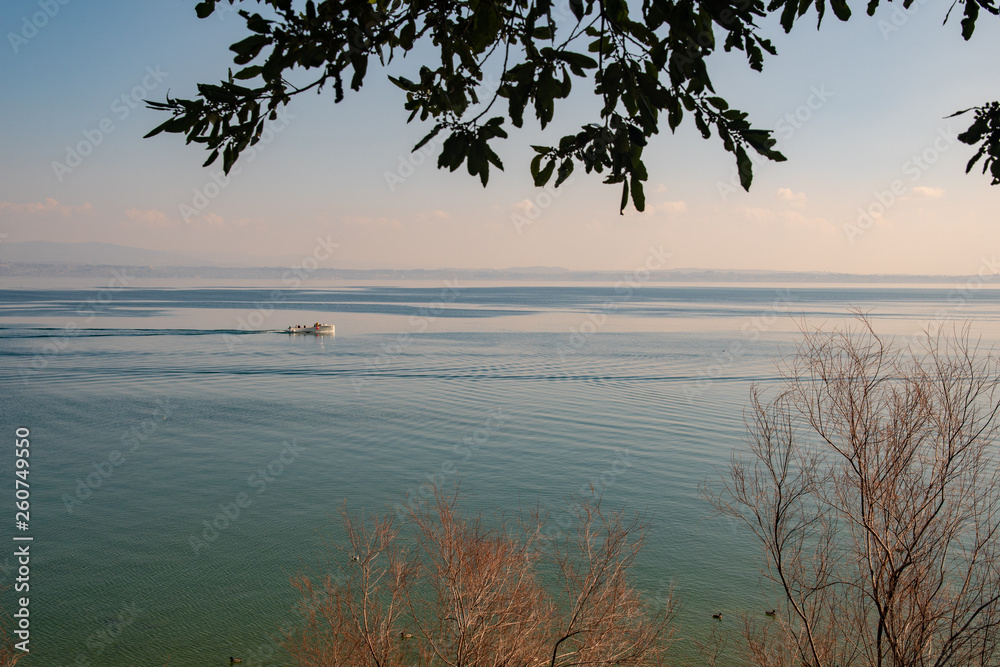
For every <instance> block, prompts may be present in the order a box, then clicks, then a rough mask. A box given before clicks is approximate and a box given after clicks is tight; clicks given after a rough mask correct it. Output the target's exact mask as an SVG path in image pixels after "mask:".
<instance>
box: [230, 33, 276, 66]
mask: <svg viewBox="0 0 1000 667" xmlns="http://www.w3.org/2000/svg"><path fill="white" fill-rule="evenodd" d="M270 41H271V39H270V37H267V36H266V35H250V36H249V37H247V38H246V39H243V40H240V41H238V42H236V43H235V44H233V45H232V46H230V47H229V50H230V51H234V52H235V53H236V54H237V55H236V57H235V58H233V62H234V63H236V64H237V65H245V64H247V63H248V62H250V61H251V60H253V59H254V58H256V57H257V54H259V53H260V50H261V49H263V48H264V47H265V46H266V45H267V43H268V42H270Z"/></svg>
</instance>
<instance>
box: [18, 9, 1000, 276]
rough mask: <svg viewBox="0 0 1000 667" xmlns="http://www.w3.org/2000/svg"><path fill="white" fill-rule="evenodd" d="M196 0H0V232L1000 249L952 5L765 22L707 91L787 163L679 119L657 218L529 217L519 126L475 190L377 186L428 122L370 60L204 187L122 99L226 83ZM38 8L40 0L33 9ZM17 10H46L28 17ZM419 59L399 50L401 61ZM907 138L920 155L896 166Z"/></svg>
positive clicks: (923, 269) (774, 254)
mask: <svg viewBox="0 0 1000 667" xmlns="http://www.w3.org/2000/svg"><path fill="white" fill-rule="evenodd" d="M194 4H195V3H194V2H193V1H191V2H146V1H143V2H123V1H112V2H100V3H98V2H87V1H85V0H69V1H68V2H66V3H65V4H60V3H59V2H58V0H52V1H51V4H49V3H47V2H46V1H45V0H42V2H39V0H34V1H32V2H27V1H22V0H9V1H8V2H5V3H4V4H3V5H2V6H0V30H2V33H3V35H4V40H3V43H2V44H0V86H2V90H3V91H4V94H3V96H2V97H0V119H2V122H3V133H2V144H0V155H2V159H0V233H4V234H7V236H6V238H5V240H6V241H8V242H14V241H28V240H48V241H105V242H113V243H121V244H124V245H134V246H139V247H146V248H155V249H161V250H170V251H176V252H182V253H183V252H191V251H238V252H245V253H252V254H257V255H261V256H276V255H280V256H283V257H291V258H295V257H303V256H306V255H309V254H310V253H311V252H312V249H313V248H314V247H315V245H316V238H317V237H323V238H327V237H330V238H331V239H332V240H333V241H334V242H337V243H339V244H340V248H339V250H338V253H339V254H338V255H337V256H335V257H334V258H332V259H331V260H329V261H328V262H327V264H326V265H327V266H331V267H336V266H346V267H371V268H375V267H424V268H436V267H462V268H476V267H494V268H502V267H509V266H532V265H550V266H563V267H567V268H572V269H622V270H628V269H632V268H635V267H636V266H639V265H641V264H642V263H643V262H644V261H645V258H646V257H647V256H648V254H649V250H648V249H649V247H650V246H654V247H660V246H662V247H663V249H664V250H665V251H666V252H669V253H671V259H670V266H673V267H691V266H698V267H706V268H722V269H788V270H829V271H847V272H859V273H896V272H906V273H953V274H957V273H975V272H977V271H979V270H980V268H981V267H983V266H984V265H986V264H988V262H985V263H984V260H990V259H991V258H992V256H993V254H994V253H996V252H998V251H1000V224H998V223H1000V216H998V215H997V213H998V210H1000V207H998V203H1000V188H991V187H990V186H989V185H988V180H987V179H986V178H985V177H984V176H982V175H979V174H976V175H970V176H965V175H964V173H963V172H964V165H965V162H966V161H967V160H968V158H969V157H970V155H971V149H970V148H969V147H967V146H964V145H961V144H958V143H957V142H954V141H952V140H950V139H947V138H946V137H953V136H954V135H955V134H957V133H958V131H960V130H961V129H964V127H965V126H966V125H967V124H968V122H969V121H968V120H965V119H964V118H959V119H945V118H944V117H945V116H947V115H948V114H949V113H951V112H952V111H955V110H957V109H960V108H965V107H967V106H971V105H974V104H977V103H981V102H984V101H987V100H992V99H996V98H998V97H1000V75H998V72H1000V70H998V69H997V66H996V63H997V62H998V56H1000V46H998V44H1000V22H998V21H997V20H996V19H995V18H993V17H990V16H987V15H984V16H983V17H982V18H981V19H980V25H979V27H978V28H977V30H976V35H975V37H974V38H973V40H972V41H971V42H969V43H966V42H964V41H962V39H961V38H960V36H959V26H958V23H957V21H955V20H954V19H953V21H952V22H949V24H948V25H946V26H942V25H941V21H942V19H943V17H944V14H945V12H946V11H947V7H948V5H949V4H950V3H948V2H943V1H941V0H926V1H925V2H923V3H920V2H919V1H918V2H917V3H915V4H914V6H913V8H912V9H911V10H910V11H909V12H906V13H903V12H902V10H901V9H899V8H898V7H897V8H895V13H894V8H892V7H889V8H882V9H881V10H880V11H879V13H878V15H877V16H876V17H875V18H873V19H872V18H868V17H866V16H864V14H863V9H864V4H865V3H857V2H855V3H852V4H853V5H856V7H855V12H856V16H855V17H854V18H853V19H852V20H851V21H850V22H848V23H847V24H842V23H840V22H838V21H836V20H835V19H834V18H833V17H832V16H829V17H828V18H827V21H826V22H825V24H824V27H823V29H822V30H821V31H819V32H817V31H816V30H815V29H813V27H812V26H813V25H814V21H808V22H804V23H803V24H802V25H800V26H799V27H798V28H797V29H796V30H795V31H793V33H792V34H791V35H789V36H785V35H783V34H781V33H780V32H779V31H777V30H773V27H772V32H773V33H774V39H775V43H776V45H777V46H778V49H779V56H778V57H776V58H769V59H768V60H767V61H766V63H765V67H764V73H763V74H757V73H754V72H752V71H751V70H749V68H747V67H746V66H745V64H743V62H742V61H741V59H740V57H739V56H740V55H742V54H737V55H722V56H720V57H719V58H718V59H717V70H716V74H715V83H716V88H717V90H718V91H719V93H720V94H722V95H724V96H725V97H727V99H729V100H730V102H731V103H733V104H734V105H735V106H739V107H741V108H743V109H745V110H747V111H749V112H751V118H752V119H753V120H754V123H755V125H758V126H761V127H766V128H771V129H775V130H776V132H777V137H778V139H779V149H780V150H782V151H783V152H784V153H785V154H786V155H787V156H788V158H789V161H788V162H786V163H784V164H762V165H761V166H760V167H759V168H758V170H757V174H756V177H755V181H754V186H753V188H752V191H751V193H750V194H746V193H744V192H742V190H733V189H732V186H731V185H730V183H735V180H734V174H735V167H734V165H733V161H732V159H731V157H730V156H729V155H728V154H726V153H724V152H723V150H722V148H721V146H720V145H718V143H717V142H716V141H714V140H712V141H704V140H702V139H701V138H700V137H699V136H697V134H696V133H695V132H694V130H693V127H689V126H688V125H687V124H686V123H685V125H684V126H683V127H682V128H681V129H680V130H679V131H678V133H677V134H676V135H673V136H671V135H669V134H667V135H664V136H661V137H660V138H658V139H656V140H654V142H653V143H652V144H651V145H650V147H649V148H648V149H647V152H646V155H647V165H648V167H649V172H650V180H649V182H648V185H647V202H648V204H649V205H650V208H651V209H652V210H651V211H649V212H647V213H643V214H637V213H635V212H634V211H632V212H629V213H628V214H626V215H625V216H619V215H618V208H617V202H618V198H619V196H620V190H619V189H618V188H617V186H615V187H611V186H604V185H602V184H601V183H600V178H599V177H596V176H587V175H585V174H583V173H582V172H579V173H578V174H577V175H576V176H575V177H574V179H573V181H572V182H571V183H569V184H568V185H567V186H565V187H564V188H560V191H559V192H560V195H559V196H558V197H556V198H555V199H554V200H552V203H551V205H549V206H546V207H543V208H541V209H538V208H536V209H532V202H535V203H536V204H537V203H542V204H544V203H546V202H547V198H548V197H549V195H548V194H547V193H544V192H543V191H541V190H538V189H535V188H534V187H533V186H532V184H531V180H530V177H529V175H528V165H527V162H528V159H529V158H530V155H531V154H530V150H529V149H527V145H528V144H529V143H537V142H539V141H542V140H543V138H542V137H541V135H540V134H539V132H538V130H537V125H535V126H532V124H531V123H530V122H529V123H526V125H527V126H528V127H526V129H525V130H523V131H512V132H511V136H512V138H511V140H510V141H508V145H507V146H505V147H503V149H502V150H501V151H500V152H501V156H502V157H503V159H504V163H505V165H506V172H505V173H498V172H496V173H494V174H493V175H492V177H491V183H490V186H489V187H488V188H487V189H485V190H484V189H483V188H482V187H480V185H479V183H478V179H473V178H472V177H469V176H468V175H467V174H466V173H465V172H464V169H463V170H461V171H459V172H456V173H448V172H441V171H438V170H437V169H436V168H435V167H434V162H435V160H436V157H435V156H431V157H430V158H428V159H427V160H426V161H424V163H423V164H422V165H420V166H418V167H416V168H415V169H414V170H413V174H412V175H410V176H408V177H407V178H405V179H404V180H403V182H402V183H395V184H394V185H395V187H394V188H390V187H389V185H388V184H387V179H386V173H400V172H399V169H400V164H401V160H403V161H405V160H407V159H408V157H409V152H408V151H409V148H410V147H411V146H412V145H413V144H414V143H415V142H416V140H417V139H419V138H420V137H421V136H422V135H423V133H424V132H425V131H426V129H425V128H424V127H422V126H421V125H420V124H419V123H413V124H411V125H409V126H407V125H406V124H405V123H404V121H405V118H406V115H407V114H406V112H405V111H404V110H403V109H402V101H403V94H402V93H401V92H400V91H398V90H396V89H395V88H394V87H393V86H391V85H389V84H388V83H387V82H386V81H385V79H384V73H382V72H380V71H379V70H377V69H374V68H373V69H371V70H369V76H368V80H367V82H366V85H365V87H364V89H363V90H362V92H361V93H360V94H348V97H347V100H346V101H345V102H344V103H342V104H339V105H335V104H334V103H333V96H332V94H323V95H321V96H314V95H308V96H307V97H305V98H303V99H297V100H295V101H294V102H293V104H292V105H291V106H290V107H289V112H290V114H291V117H290V118H289V120H288V121H287V124H283V125H284V126H283V127H281V131H280V132H277V133H275V135H274V140H273V141H271V142H269V143H267V144H266V145H265V146H264V147H263V150H261V151H260V153H259V154H258V155H257V156H256V157H255V158H254V159H253V160H252V161H249V162H245V163H242V164H241V165H240V166H241V167H242V169H241V171H240V173H239V174H237V175H235V176H234V177H233V178H232V180H231V182H230V183H229V184H228V185H227V186H226V187H224V188H221V189H220V188H217V187H215V185H214V183H213V181H212V172H213V171H216V169H217V167H213V168H209V169H202V168H201V166H200V165H201V163H202V161H203V160H204V158H205V153H204V152H203V151H202V150H201V149H200V148H196V147H192V146H185V145H184V144H183V142H182V141H181V140H179V138H178V137H177V136H176V135H160V136H158V137H156V138H154V139H152V140H142V139H141V137H142V135H143V134H145V133H146V132H147V131H148V130H149V129H151V128H152V127H154V126H155V125H156V124H158V123H159V122H160V120H162V118H160V117H158V115H157V114H155V113H154V112H152V111H148V110H146V109H145V108H142V107H141V105H136V106H137V108H130V106H129V105H128V103H129V102H130V101H131V99H130V97H138V96H145V97H151V98H154V99H162V98H163V97H164V95H166V93H167V91H168V90H169V91H170V92H171V94H172V95H178V96H190V95H191V94H192V93H193V91H194V85H195V83H196V82H198V81H208V82H214V81H217V80H218V79H219V78H220V77H223V76H225V73H226V70H227V68H228V67H229V66H230V65H231V58H230V53H229V51H228V46H229V44H230V43H232V42H233V41H236V40H237V39H239V38H240V37H241V36H242V35H243V30H244V29H243V27H242V20H241V19H240V18H239V17H238V16H236V15H235V14H234V13H229V14H223V15H222V16H221V18H220V17H219V16H213V17H210V18H209V19H206V20H198V19H197V18H196V17H195V15H194V9H193V7H194ZM893 4H895V5H899V4H900V3H898V2H896V3H893ZM45 7H49V12H50V13H54V15H53V16H51V17H47V20H46V21H44V22H43V21H42V20H41V19H38V18H37V16H38V15H39V13H40V12H43V11H44V8H45ZM55 8H58V11H55ZM33 19H34V22H35V23H45V25H43V26H42V27H41V28H39V29H38V30H37V31H35V32H33V31H32V30H31V29H30V28H28V29H26V24H25V20H27V21H28V22H29V23H28V24H27V25H30V24H31V22H32V20H33ZM893 21H895V25H894V23H893ZM897 26H898V29H894V30H891V31H890V30H889V28H895V27H897ZM12 35H14V37H12ZM417 66H418V65H417V63H416V62H413V63H411V62H408V61H404V62H402V63H401V64H400V68H401V69H400V71H407V70H409V71H413V70H415V69H416V67H417ZM151 72H152V73H154V74H155V76H154V74H151ZM144 85H145V88H144ZM577 85H578V86H579V85H580V84H579V83H578V84H577ZM581 92H582V89H581ZM123 96H124V97H125V99H124V100H123V99H122V98H123ZM810 103H811V104H812V107H813V108H811V109H810V108H809V107H808V104H810ZM585 108H586V104H582V105H581V108H577V109H571V108H565V109H563V110H562V112H561V113H562V115H561V117H560V115H559V114H560V112H559V111H558V110H557V118H556V121H557V122H556V123H554V125H553V128H552V134H551V135H550V136H552V137H554V138H553V139H551V141H555V140H556V138H557V137H558V136H559V135H560V134H561V132H563V131H572V129H573V125H572V122H573V121H580V120H584V119H585V118H586V117H585V115H584V113H583V112H584V109H585ZM796 113H798V120H794V122H790V121H789V120H788V115H789V114H792V117H793V118H794V114H796ZM102 127H103V128H104V129H105V130H107V129H109V128H111V131H110V132H105V131H104V130H102V129H101V128H102ZM949 129H950V132H949ZM85 133H86V134H85ZM87 136H89V137H91V139H87ZM96 137H100V143H99V144H98V145H96V146H94V147H93V150H92V152H91V153H90V154H89V155H87V156H86V157H83V158H82V159H81V161H80V164H79V165H78V166H75V167H74V168H72V170H71V171H66V170H61V169H54V168H53V163H54V162H61V163H66V161H67V146H78V145H79V144H80V143H81V142H84V143H87V142H90V143H93V141H92V139H94V138H96ZM935 142H937V145H936V146H935ZM921 154H926V155H925V157H932V158H934V161H933V164H923V166H920V165H918V164H917V163H916V162H914V161H913V160H912V158H913V156H915V155H916V156H918V157H919V156H920V155H921ZM57 171H59V172H61V173H57ZM402 173H404V174H407V173H409V172H408V170H407V168H406V167H404V168H403V172H402ZM894 181H898V183H897V190H898V192H899V193H901V194H898V195H892V197H893V199H894V201H893V203H892V204H891V205H890V206H888V207H887V208H886V210H885V212H884V214H883V215H882V216H876V217H873V218H872V219H871V221H870V222H868V221H864V220H863V224H862V225H860V226H859V225H858V223H857V221H858V217H859V209H861V210H871V211H872V212H878V208H879V207H880V205H879V201H878V196H877V194H876V193H880V192H890V191H891V188H892V186H893V182H894ZM216 190H218V192H217V196H214V197H212V198H211V199H210V200H206V201H207V205H206V206H204V208H203V209H202V210H201V212H200V215H199V216H197V217H194V218H190V219H189V220H184V215H183V213H184V210H183V209H182V205H184V206H191V205H193V204H196V203H199V202H198V200H197V195H196V191H197V192H200V193H202V194H206V193H207V194H209V195H213V194H216ZM883 199H885V197H884V196H883ZM886 201H888V200H887V199H886ZM201 203H205V202H201ZM520 213H531V214H533V215H535V217H534V218H533V219H532V220H531V224H530V225H525V224H523V223H522V224H518V220H520V218H517V217H516V215H517V214H520ZM512 216H515V217H513V218H512ZM991 270H992V269H991Z"/></svg>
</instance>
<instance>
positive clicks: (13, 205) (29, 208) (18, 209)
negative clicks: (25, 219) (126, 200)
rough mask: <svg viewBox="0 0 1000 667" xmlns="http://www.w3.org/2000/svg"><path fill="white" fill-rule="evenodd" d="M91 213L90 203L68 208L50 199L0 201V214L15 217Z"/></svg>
mask: <svg viewBox="0 0 1000 667" xmlns="http://www.w3.org/2000/svg"><path fill="white" fill-rule="evenodd" d="M92 211H93V206H91V204H90V202H84V203H83V204H80V205H79V206H69V205H67V204H60V203H59V202H58V201H56V200H55V199H53V198H52V197H48V198H47V199H46V200H45V201H43V202H27V203H17V202H10V201H0V212H9V213H13V214H14V215H17V216H35V215H45V214H52V213H55V214H58V215H62V216H66V217H68V216H71V215H74V214H88V213H91V212H92Z"/></svg>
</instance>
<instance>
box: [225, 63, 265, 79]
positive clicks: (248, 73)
mask: <svg viewBox="0 0 1000 667" xmlns="http://www.w3.org/2000/svg"><path fill="white" fill-rule="evenodd" d="M263 69H264V68H263V67H261V66H260V65H250V67H244V68H243V69H241V70H240V71H239V72H237V73H236V74H234V75H233V78H234V79H240V80H241V81H245V80H246V79H252V78H254V77H255V76H257V75H258V74H260V73H261V71H263Z"/></svg>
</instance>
